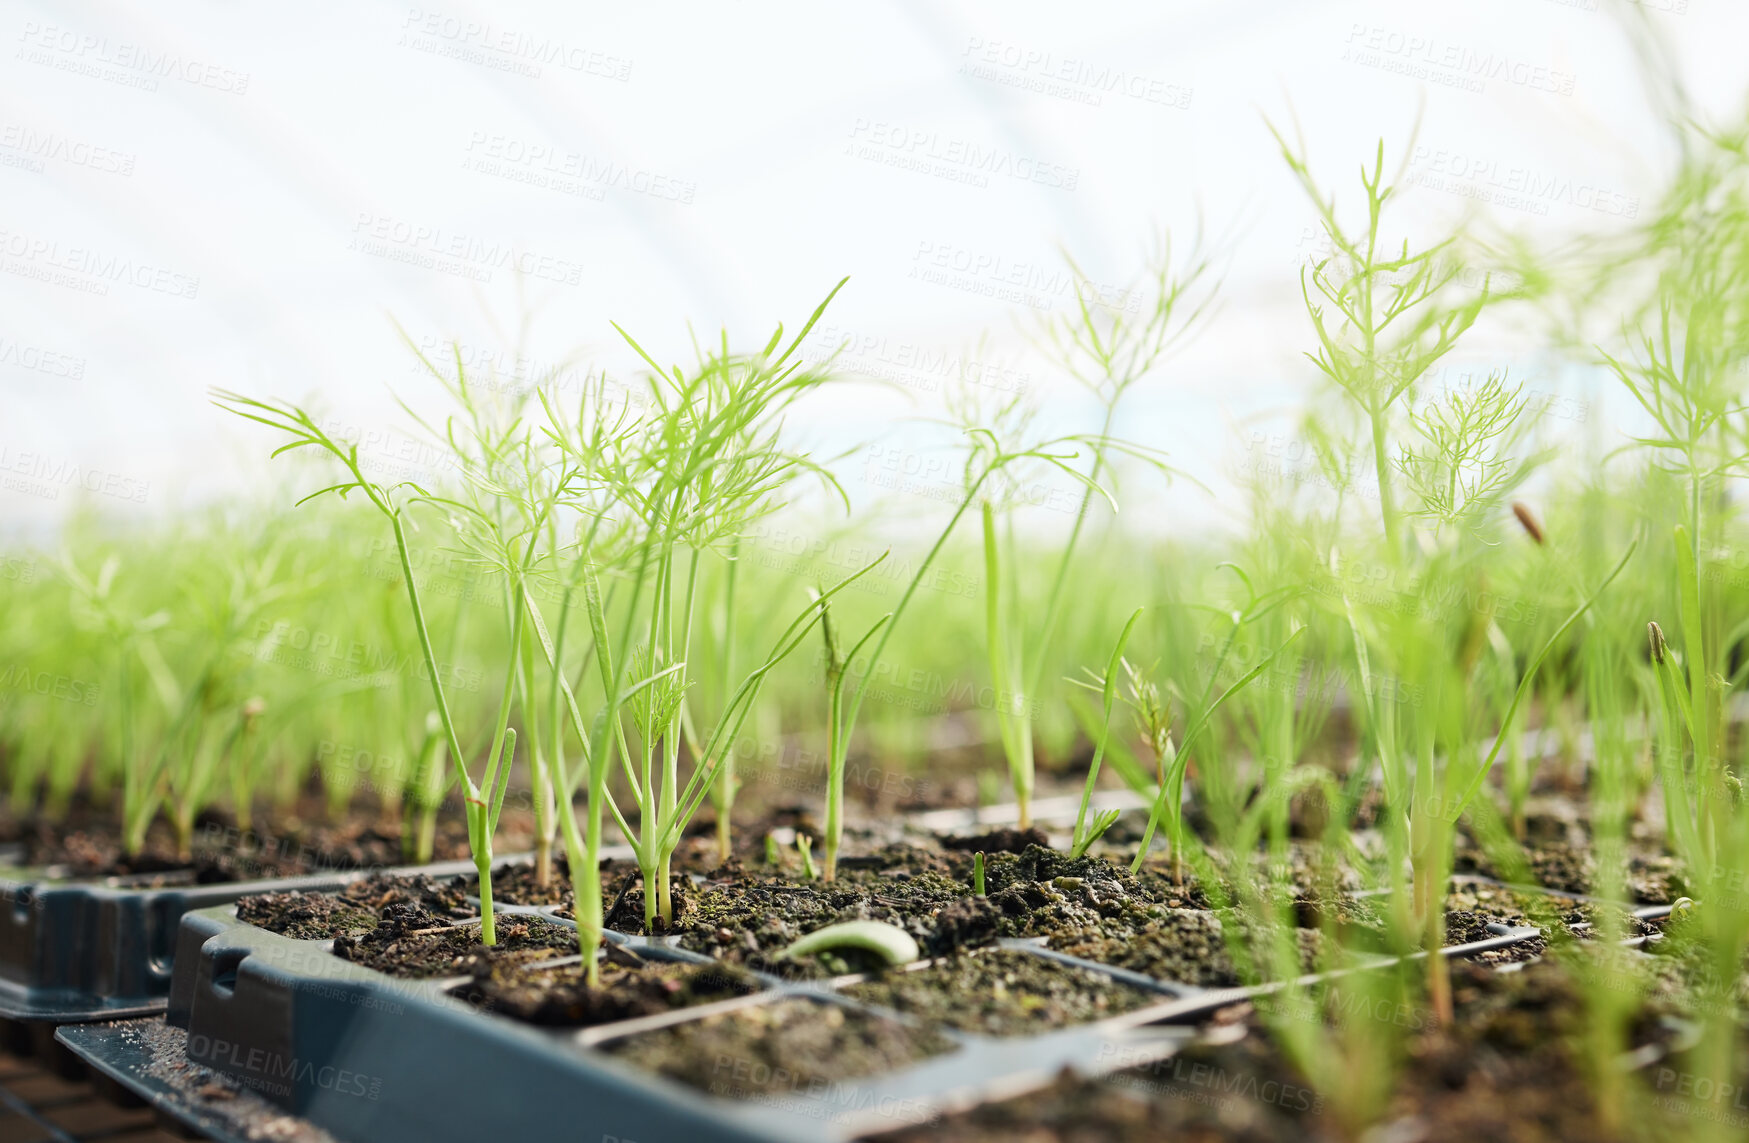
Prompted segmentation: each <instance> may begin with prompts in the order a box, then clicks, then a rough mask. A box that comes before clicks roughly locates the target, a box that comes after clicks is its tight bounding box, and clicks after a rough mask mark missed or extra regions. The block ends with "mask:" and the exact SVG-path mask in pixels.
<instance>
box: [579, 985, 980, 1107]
mask: <svg viewBox="0 0 1749 1143" xmlns="http://www.w3.org/2000/svg"><path fill="white" fill-rule="evenodd" d="M953 1048H954V1044H953V1042H952V1041H951V1040H948V1039H947V1038H945V1037H943V1036H941V1035H940V1034H938V1033H935V1032H931V1031H929V1030H927V1029H920V1028H910V1027H907V1026H905V1025H903V1024H900V1023H898V1022H897V1021H894V1020H889V1019H885V1018H882V1017H879V1016H874V1015H870V1014H867V1013H862V1012H856V1011H853V1010H850V1009H847V1008H843V1007H841V1006H839V1005H836V1004H825V1003H817V1002H814V1001H810V1000H802V999H789V1000H780V1001H778V1002H776V1003H774V1004H762V1005H755V1006H752V1007H749V1008H744V1009H741V1010H739V1011H735V1012H726V1013H720V1014H717V1015H714V1016H706V1017H704V1018H703V1019H701V1020H693V1021H689V1022H687V1023H684V1024H677V1025H675V1026H674V1027H671V1028H664V1029H662V1030H661V1031H657V1032H646V1033H643V1034H641V1035H637V1036H630V1037H627V1038H626V1039H623V1040H616V1041H612V1042H611V1043H609V1044H608V1045H606V1050H607V1051H609V1052H612V1053H613V1054H614V1055H616V1056H618V1057H620V1058H621V1059H623V1060H626V1061H627V1062H629V1063H632V1064H635V1065H637V1066H638V1067H641V1068H645V1069H647V1070H649V1071H653V1072H657V1073H659V1074H661V1075H664V1076H667V1077H668V1078H669V1079H673V1080H678V1081H679V1082H681V1083H684V1084H686V1085H687V1086H689V1087H693V1088H697V1089H698V1090H700V1091H703V1092H707V1093H709V1094H711V1095H715V1096H719V1097H721V1098H724V1099H753V1098H757V1097H760V1096H765V1097H768V1098H775V1099H784V1098H793V1097H802V1096H807V1095H808V1094H810V1093H815V1092H818V1091H819V1090H820V1089H821V1086H822V1085H825V1084H830V1083H833V1082H835V1081H844V1080H854V1079H857V1078H860V1077H862V1076H869V1075H878V1074H880V1073H883V1072H890V1071H895V1070H897V1069H899V1068H903V1067H905V1066H907V1065H909V1064H914V1063H916V1062H918V1061H919V1060H924V1059H928V1058H930V1057H932V1056H938V1055H941V1054H943V1053H945V1052H949V1051H952V1050H953Z"/></svg>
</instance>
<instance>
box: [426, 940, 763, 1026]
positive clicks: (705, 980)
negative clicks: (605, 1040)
mask: <svg viewBox="0 0 1749 1143" xmlns="http://www.w3.org/2000/svg"><path fill="white" fill-rule="evenodd" d="M618 955H622V956H623V955H629V954H626V953H625V952H624V951H623V950H620V951H619V954H618ZM474 973H475V975H474V979H473V980H472V981H471V982H470V983H468V984H464V985H459V986H458V987H456V988H455V989H453V990H451V992H450V995H452V996H455V997H456V998H458V999H461V1000H465V1001H467V1002H468V1003H469V1004H472V1005H474V1006H475V1007H476V1008H482V1009H485V1010H488V1011H491V1012H496V1013H498V1014H499V1015H502V1016H508V1017H510V1018H511V1019H514V1020H525V1021H527V1022H529V1023H531V1024H545V1025H550V1026H554V1027H569V1028H576V1027H586V1026H591V1025H596V1024H611V1023H614V1022H616V1021H619V1020H633V1019H637V1018H638V1017H640V1016H655V1015H658V1014H659V1013H663V1012H669V1011H673V1010H674V1009H676V1008H691V1007H693V1006H694V1005H698V1004H709V1003H712V1002H713V1001H717V1000H729V999H732V998H734V997H737V996H749V995H751V994H753V993H755V992H758V991H759V990H760V988H761V987H762V986H761V985H760V984H759V982H758V981H756V980H755V979H754V978H753V977H751V976H749V975H748V974H746V973H745V972H741V971H738V970H736V969H732V968H724V967H721V966H718V965H695V964H672V963H662V962H656V961H650V962H645V963H642V964H637V965H623V964H611V963H610V964H605V965H603V966H602V968H601V983H600V984H599V985H598V986H597V987H594V988H591V987H589V983H588V979H587V975H586V974H585V972H584V970H583V966H582V965H581V964H566V965H559V966H557V967H553V968H544V967H541V966H540V965H539V964H535V965H527V964H519V963H512V962H507V961H505V960H503V959H495V960H490V961H488V960H481V961H478V962H476V964H475V965H474Z"/></svg>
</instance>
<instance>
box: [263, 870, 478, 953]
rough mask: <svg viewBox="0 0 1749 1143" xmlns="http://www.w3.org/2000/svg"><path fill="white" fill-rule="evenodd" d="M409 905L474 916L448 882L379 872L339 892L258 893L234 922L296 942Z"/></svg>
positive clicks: (362, 924) (369, 925)
mask: <svg viewBox="0 0 1749 1143" xmlns="http://www.w3.org/2000/svg"><path fill="white" fill-rule="evenodd" d="M397 904H413V905H417V906H419V907H420V908H422V909H425V910H429V911H430V912H431V913H433V914H434V915H435V916H437V917H440V918H449V919H456V920H459V919H462V918H466V917H471V916H473V915H474V908H473V906H472V905H470V904H468V899H467V896H466V894H465V893H464V892H463V891H462V890H461V889H460V888H459V887H457V886H456V885H455V884H453V883H451V882H439V881H437V880H435V879H433V878H431V877H428V876H426V875H425V874H423V873H421V874H417V875H415V876H411V877H394V876H389V875H387V874H382V873H377V874H372V875H371V876H369V877H366V878H364V879H363V880H361V881H355V882H353V883H352V884H351V885H348V886H347V887H346V888H344V889H342V890H341V891H340V892H338V893H302V892H293V893H256V894H252V895H250V896H248V897H243V898H241V899H239V900H238V902H237V919H238V920H240V921H244V922H246V923H248V924H251V925H255V926H258V927H259V928H263V929H267V930H268V931H270V932H275V933H282V934H284V935H285V936H288V937H295V938H297V939H299V940H327V939H328V938H330V937H338V936H340V935H342V934H344V933H352V934H355V935H356V934H361V933H366V932H369V931H370V930H372V929H374V928H376V925H377V920H378V918H379V917H380V916H381V914H382V911H383V910H384V909H387V908H388V907H389V906H390V905H397Z"/></svg>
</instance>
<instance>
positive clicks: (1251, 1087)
mask: <svg viewBox="0 0 1749 1143" xmlns="http://www.w3.org/2000/svg"><path fill="white" fill-rule="evenodd" d="M1451 978H1452V994H1453V1001H1454V1006H1455V1008H1456V1020H1455V1022H1454V1023H1452V1024H1450V1025H1447V1026H1441V1025H1439V1024H1438V1023H1437V1022H1435V1021H1433V1020H1432V1019H1431V1018H1422V1017H1421V1016H1419V1015H1416V1014H1415V1013H1411V1014H1410V1018H1409V1019H1407V1020H1404V1019H1403V1013H1402V1012H1401V1011H1400V1010H1393V1014H1392V1016H1391V1017H1390V1018H1391V1019H1392V1020H1393V1022H1395V1024H1396V1027H1397V1029H1398V1030H1399V1034H1402V1035H1404V1036H1405V1037H1406V1049H1407V1050H1406V1053H1405V1056H1404V1059H1403V1064H1402V1068H1401V1070H1400V1071H1399V1072H1398V1073H1397V1075H1396V1077H1395V1080H1394V1084H1393V1090H1392V1091H1391V1093H1390V1095H1389V1097H1388V1100H1387V1102H1386V1104H1385V1107H1384V1109H1383V1114H1382V1116H1381V1117H1380V1118H1379V1121H1378V1122H1377V1123H1376V1124H1374V1125H1372V1126H1371V1127H1370V1128H1369V1129H1368V1130H1366V1131H1365V1133H1364V1136H1363V1137H1364V1138H1368V1139H1377V1140H1414V1141H1415V1143H1475V1141H1476V1140H1478V1139H1497V1140H1510V1141H1512V1143H1581V1141H1583V1143H1591V1141H1594V1140H1595V1141H1602V1143H1613V1141H1615V1140H1621V1139H1623V1138H1626V1137H1627V1136H1625V1135H1624V1133H1623V1129H1616V1130H1611V1129H1610V1128H1609V1127H1608V1126H1607V1125H1606V1124H1605V1123H1604V1122H1603V1121H1602V1120H1601V1119H1600V1117H1599V1111H1598V1100H1597V1094H1596V1092H1597V1089H1596V1087H1595V1084H1594V1083H1593V1082H1592V1081H1591V1079H1590V1078H1589V1077H1588V1074H1587V1068H1586V1066H1585V1063H1584V1061H1583V1060H1582V1059H1581V1058H1580V1057H1579V1055H1578V1053H1579V1052H1580V1051H1582V1050H1583V1046H1584V1044H1585V1042H1586V1041H1585V1035H1586V1030H1585V1028H1584V1019H1585V1016H1584V1012H1585V1005H1584V1001H1583V998H1582V997H1581V995H1580V994H1579V992H1578V991H1577V990H1576V987H1575V985H1574V983H1573V980H1572V978H1571V977H1570V975H1569V974H1568V973H1567V971H1566V969H1565V968H1564V967H1563V966H1562V965H1560V964H1558V963H1556V962H1555V961H1553V960H1545V961H1539V962H1537V963H1534V964H1530V965H1526V966H1525V967H1524V968H1523V969H1522V970H1519V971H1516V972H1511V973H1501V972H1496V971H1494V970H1492V969H1489V968H1485V967H1483V966H1480V965H1475V964H1470V963H1467V962H1457V963H1454V964H1453V965H1452V966H1451ZM1249 1007H1250V1006H1249V1005H1237V1006H1235V1007H1234V1008H1232V1009H1228V1010H1226V1011H1225V1012H1223V1013H1221V1014H1218V1016H1219V1018H1221V1019H1222V1020H1225V1021H1231V1020H1233V1019H1234V1018H1235V1016H1237V1018H1239V1019H1241V1020H1242V1021H1243V1023H1244V1025H1245V1031H1246V1034H1245V1036H1244V1038H1242V1039H1240V1040H1238V1041H1236V1042H1229V1043H1219V1044H1205V1045H1195V1046H1192V1047H1190V1048H1187V1049H1186V1050H1184V1051H1183V1052H1181V1053H1179V1054H1178V1055H1176V1056H1172V1057H1169V1058H1167V1059H1164V1060H1160V1061H1158V1062H1156V1063H1153V1064H1149V1065H1146V1066H1144V1067H1139V1068H1132V1069H1129V1070H1125V1071H1120V1072H1116V1073H1114V1074H1112V1075H1109V1076H1106V1077H1103V1078H1101V1079H1094V1080H1089V1079H1080V1078H1076V1077H1073V1076H1069V1075H1064V1076H1063V1077H1061V1078H1060V1079H1058V1080H1057V1081H1056V1082H1055V1083H1054V1084H1052V1085H1051V1086H1049V1087H1047V1088H1044V1089H1041V1090H1039V1091H1037V1092H1034V1093H1031V1094H1029V1095H1025V1096H1022V1097H1020V1098H1017V1099H1012V1100H1007V1101H1004V1102H1000V1103H992V1104H985V1105H982V1106H979V1107H976V1108H974V1109H972V1110H970V1111H967V1112H963V1113H961V1114H957V1115H953V1116H949V1117H947V1118H945V1119H942V1120H939V1121H937V1122H935V1123H932V1124H929V1125H927V1126H924V1127H916V1128H906V1129H904V1130H901V1131H896V1132H892V1133H889V1134H886V1135H881V1136H877V1137H875V1138H876V1139H878V1140H879V1141H880V1143H924V1141H926V1140H927V1141H931V1143H933V1141H938V1140H939V1141H945V1143H1007V1141H1009V1140H1016V1139H1019V1140H1024V1141H1026V1143H1092V1141H1094V1140H1099V1141H1102V1143H1103V1141H1116V1143H1142V1141H1145V1140H1156V1139H1174V1140H1178V1139H1183V1140H1193V1141H1197V1143H1213V1141H1215V1140H1223V1141H1225V1140H1241V1141H1245V1143H1272V1141H1275V1140H1282V1139H1306V1140H1321V1141H1329V1143H1335V1141H1337V1140H1340V1139H1342V1138H1344V1137H1345V1135H1347V1134H1349V1133H1348V1132H1344V1131H1343V1130H1342V1128H1341V1124H1340V1122H1339V1120H1338V1118H1337V1115H1336V1112H1337V1110H1338V1109H1337V1108H1336V1107H1335V1106H1333V1105H1332V1104H1331V1103H1330V1102H1329V1100H1328V1099H1327V1098H1326V1096H1325V1095H1324V1094H1323V1093H1320V1092H1319V1091H1317V1090H1316V1089H1314V1088H1313V1087H1312V1085H1311V1084H1310V1083H1309V1082H1307V1081H1306V1079H1305V1078H1304V1077H1302V1076H1301V1075H1299V1074H1298V1073H1297V1072H1296V1071H1295V1070H1294V1069H1293V1068H1292V1067H1291V1066H1290V1065H1289V1064H1288V1063H1287V1061H1286V1059H1285V1057H1284V1056H1282V1054H1281V1053H1280V1052H1279V1051H1278V1050H1277V1048H1276V1047H1275V1043H1274V1041H1273V1039H1272V1037H1271V1035H1270V1034H1269V1033H1268V1032H1267V1031H1266V1030H1265V1029H1264V1028H1263V1026H1262V1025H1261V1024H1260V1023H1259V1022H1258V1019H1257V1017H1256V1016H1255V1015H1254V1014H1247V1013H1248V1010H1249ZM1645 1017H1646V1014H1645V1013H1642V1018H1641V1019H1640V1020H1639V1021H1637V1022H1636V1025H1635V1027H1634V1028H1633V1029H1632V1030H1631V1032H1630V1038H1629V1043H1630V1045H1631V1046H1638V1045H1641V1044H1645V1043H1648V1042H1649V1041H1648V1039H1647V1038H1646V1037H1647V1034H1648V1033H1647V1029H1649V1028H1652V1027H1654V1026H1655V1025H1654V1024H1653V1022H1651V1021H1649V1020H1647V1019H1646V1018H1645ZM1357 1066H1358V1061H1357ZM1608 1082H1610V1083H1611V1084H1613V1085H1615V1086H1616V1087H1617V1088H1619V1089H1624V1090H1625V1089H1627V1088H1632V1089H1634V1092H1635V1094H1637V1095H1646V1094H1654V1095H1655V1094H1656V1091H1655V1081H1654V1079H1653V1077H1652V1076H1651V1075H1648V1074H1645V1073H1621V1074H1620V1075H1616V1076H1612V1077H1611V1079H1610V1080H1609V1081H1608ZM1689 1102H1691V1103H1692V1104H1693V1106H1692V1108H1691V1109H1690V1114H1692V1115H1693V1116H1695V1117H1697V1118H1698V1117H1701V1116H1704V1115H1706V1114H1707V1112H1708V1111H1709V1107H1708V1106H1707V1105H1705V1104H1704V1103H1703V1102H1702V1101H1700V1100H1692V1101H1689ZM1628 1107H1629V1108H1630V1109H1631V1110H1630V1115H1631V1116H1632V1117H1633V1118H1632V1121H1631V1122H1629V1123H1627V1124H1625V1125H1624V1127H1625V1128H1626V1129H1631V1130H1632V1131H1633V1136H1632V1137H1634V1138H1640V1137H1642V1136H1644V1137H1655V1138H1664V1137H1672V1138H1686V1137H1689V1136H1691V1135H1692V1134H1693V1127H1694V1122H1693V1120H1690V1121H1688V1122H1687V1123H1686V1127H1687V1130H1683V1129H1682V1128H1683V1126H1684V1124H1683V1121H1682V1120H1681V1118H1679V1116H1680V1112H1678V1113H1677V1114H1675V1115H1673V1114H1671V1112H1670V1111H1669V1110H1668V1109H1667V1107H1660V1106H1658V1105H1656V1104H1655V1103H1650V1102H1648V1101H1646V1100H1644V1099H1640V1100H1636V1101H1631V1102H1629V1103H1628ZM1711 1110H1713V1111H1715V1112H1716V1109H1711ZM1672 1128H1674V1130H1672ZM1355 1133H1358V1132H1355Z"/></svg>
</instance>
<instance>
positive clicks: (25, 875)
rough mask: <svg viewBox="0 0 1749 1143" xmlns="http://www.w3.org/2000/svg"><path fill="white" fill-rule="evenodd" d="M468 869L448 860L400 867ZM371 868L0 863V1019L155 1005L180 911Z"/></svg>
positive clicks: (324, 885)
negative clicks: (61, 873) (244, 870)
mask: <svg viewBox="0 0 1749 1143" xmlns="http://www.w3.org/2000/svg"><path fill="white" fill-rule="evenodd" d="M472 870H473V865H472V864H471V863H469V862H466V861H454V862H440V863H437V864H434V865H424V866H418V867H409V868H405V869H401V870H398V872H404V873H415V872H417V873H429V874H431V875H433V876H447V875H451V874H455V873H464V872H471V871H472ZM370 872H372V871H370V870H361V869H348V870H328V871H324V872H318V873H311V874H306V875H301V876H297V877H281V878H273V879H266V880H257V881H234V882H226V883H221V884H211V885H200V884H195V883H193V882H192V881H190V882H187V883H178V882H175V881H173V880H167V879H166V878H165V877H164V876H160V875H151V876H142V877H106V878H94V879H88V880H71V879H64V878H59V877H56V876H54V875H53V873H52V872H51V871H45V870H32V869H21V868H16V867H9V866H5V865H0V1019H4V1020H6V1021H14V1022H21V1023H46V1024H50V1025H53V1024H66V1023H77V1022H81V1021H86V1020H112V1019H117V1018H121V1017H127V1016H139V1015H146V1014H149V1013H153V1012H157V1011H160V1010H161V1009H162V1008H163V1007H164V1003H165V997H166V995H167V993H168V992H169V989H170V980H171V963H172V955H173V953H174V952H175V942H176V934H177V926H178V923H179V922H180V921H181V919H182V916H183V914H184V913H188V912H191V911H194V910H197V909H207V908H212V907H213V906H216V905H223V904H227V903H230V902H233V901H236V900H237V899H238V898H239V897H244V896H247V895H249V894H251V893H275V892H287V891H290V890H306V891H330V890H335V889H339V888H342V887H343V886H345V885H347V884H348V883H349V882H351V881H354V880H357V879H358V878H360V877H365V876H368V875H369V873H370Z"/></svg>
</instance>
